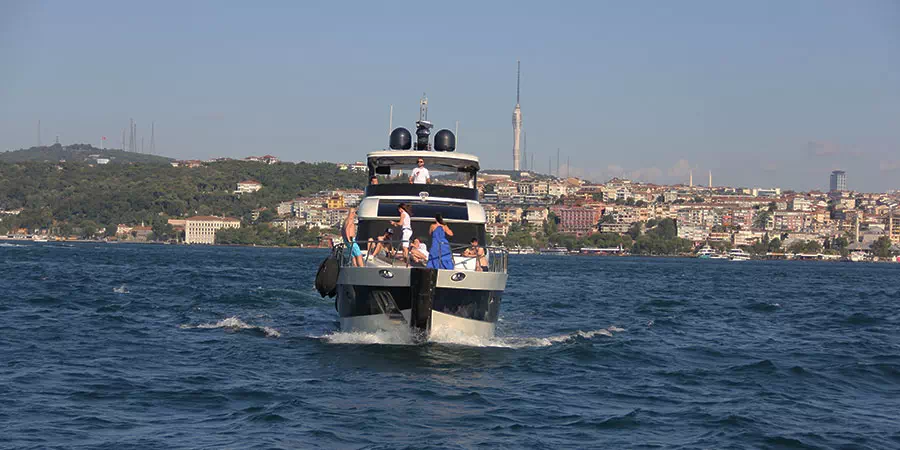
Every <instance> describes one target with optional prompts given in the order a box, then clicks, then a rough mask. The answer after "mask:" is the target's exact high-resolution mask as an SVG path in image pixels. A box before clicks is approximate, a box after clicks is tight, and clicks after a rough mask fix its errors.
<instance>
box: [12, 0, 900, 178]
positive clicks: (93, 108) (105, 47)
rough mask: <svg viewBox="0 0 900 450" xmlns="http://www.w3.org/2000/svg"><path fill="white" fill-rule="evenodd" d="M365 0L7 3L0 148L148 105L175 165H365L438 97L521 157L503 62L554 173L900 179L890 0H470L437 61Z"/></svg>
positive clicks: (469, 130) (404, 14) (87, 131)
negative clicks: (660, 0)
mask: <svg viewBox="0 0 900 450" xmlns="http://www.w3.org/2000/svg"><path fill="white" fill-rule="evenodd" d="M776 6H777V7H776ZM352 9H353V11H352V12H351V13H350V14H349V15H345V14H344V13H345V11H339V10H338V9H337V8H332V7H329V6H319V7H305V6H300V5H293V4H287V3H272V4H270V5H267V6H266V7H264V8H250V9H248V8H243V7H241V6H240V5H235V4H218V3H216V4H213V3H200V2H198V3H194V4H190V5H178V4H175V3H165V2H163V3H161V4H159V6H158V7H156V8H154V9H153V10H152V11H143V10H141V11H138V10H137V8H136V7H135V6H131V5H119V4H115V3H105V2H97V3H90V4H87V5H70V4H66V3H55V2H48V3H32V2H10V3H5V4H4V5H3V6H0V12H2V13H3V14H0V16H2V17H3V18H0V25H2V26H0V33H2V34H3V36H4V37H5V38H6V39H5V41H6V42H10V43H11V44H10V45H7V46H5V47H2V48H0V61H3V63H4V65H5V66H7V67H11V68H14V69H13V70H10V71H6V72H4V73H3V74H0V85H2V86H4V88H3V90H2V91H0V97H2V99H3V103H4V105H5V106H6V108H3V109H0V151H5V150H15V149H19V148H27V147H31V146H33V145H36V143H37V138H36V136H35V127H37V126H38V125H37V124H38V121H41V128H42V141H43V143H44V144H47V143H52V142H54V141H55V139H56V137H57V136H59V139H60V141H61V142H63V143H78V142H83V143H92V144H94V145H98V144H99V141H100V136H107V137H108V139H109V140H108V141H107V142H106V143H105V145H106V146H117V145H116V144H117V142H116V141H118V140H119V138H118V136H120V135H121V133H122V130H123V129H127V128H128V126H129V123H128V121H129V119H130V118H134V120H135V122H137V123H138V124H139V130H138V133H139V134H140V135H141V136H146V137H147V138H148V139H149V138H151V137H154V138H155V142H154V143H155V147H156V153H157V154H161V155H165V156H170V157H174V158H178V159H195V158H196V159H207V158H211V157H216V156H225V157H241V156H245V155H247V154H265V153H270V154H276V155H279V157H281V158H282V159H285V160H294V161H297V160H320V159H326V158H324V156H323V155H326V154H327V155H328V158H327V159H332V160H340V161H355V160H360V159H362V158H363V157H364V154H365V153H366V152H367V151H370V150H374V149H377V148H382V147H385V146H386V140H387V139H386V137H385V136H384V131H383V130H384V125H383V124H384V122H385V120H386V119H387V118H386V117H385V116H386V115H387V113H386V110H387V108H388V106H389V105H391V104H393V105H394V108H395V111H394V124H395V126H401V125H405V126H410V125H411V124H412V123H413V122H414V120H415V114H416V112H417V106H418V105H417V104H416V99H417V98H418V96H419V94H421V92H422V91H427V92H428V93H429V97H430V99H431V106H432V108H431V110H430V118H431V119H432V121H433V122H434V123H435V126H436V128H438V129H440V128H447V129H451V130H452V129H454V125H455V122H456V121H459V129H460V135H461V140H460V143H461V146H460V148H459V151H462V152H468V153H473V154H476V155H478V156H479V157H480V158H481V159H482V161H483V164H482V165H483V166H484V167H488V168H508V167H509V148H510V146H511V145H512V142H511V139H510V136H509V128H507V127H509V122H508V120H509V115H508V114H509V109H508V108H509V103H510V95H509V92H510V90H509V86H510V83H509V80H510V76H509V74H510V69H509V68H510V67H511V64H512V62H513V61H515V60H516V59H522V60H524V61H527V62H528V65H527V67H528V83H527V86H528V108H529V111H528V112H529V128H528V131H529V133H528V134H530V135H531V146H530V147H529V148H528V149H527V150H528V152H529V153H530V154H531V155H530V156H529V157H530V158H532V160H534V161H536V162H537V165H538V167H536V168H537V169H540V168H541V165H542V163H541V162H542V161H547V159H548V158H551V159H553V160H554V161H555V158H556V157H555V155H553V153H555V152H556V149H557V148H561V152H562V158H561V160H562V164H566V161H571V163H572V167H568V164H567V165H566V166H563V167H561V168H560V169H559V170H560V173H570V174H571V175H573V176H581V177H584V178H588V179H592V180H595V181H604V180H606V179H608V178H610V177H613V176H622V177H627V178H630V179H634V180H637V181H646V182H656V183H666V184H674V183H683V182H684V180H685V179H686V178H687V175H688V172H689V171H692V170H693V171H697V173H698V174H703V173H704V172H709V171H712V172H715V173H716V184H720V185H731V186H781V187H783V188H785V189H794V190H810V189H815V190H824V189H826V188H827V185H826V184H825V182H824V179H825V177H826V176H827V174H829V173H830V172H831V171H832V170H836V169H841V170H846V171H847V173H848V174H849V175H850V180H851V182H850V188H851V189H853V190H859V191H866V192H876V191H885V190H890V189H897V188H900V186H898V185H897V181H895V180H898V179H900V177H898V175H900V157H898V156H896V155H898V154H900V130H898V129H897V128H898V127H896V124H895V123H893V122H895V118H896V117H898V116H900V89H898V88H897V86H900V68H898V63H897V60H896V59H895V58H891V57H890V55H895V54H898V52H900V34H898V32H897V31H896V29H895V27H893V26H892V24H894V23H896V21H897V19H898V18H900V7H898V6H897V5H896V4H895V3H892V2H871V3H866V4H860V5H855V4H854V5H848V4H842V3H839V2H834V3H831V2H824V3H823V2H796V3H791V4H789V5H782V4H774V3H773V4H768V5H766V4H753V5H739V6H736V7H735V6H733V5H732V6H725V5H718V4H716V3H713V2H695V3H689V4H687V5H683V7H679V8H671V7H669V6H666V5H663V4H645V5H642V6H626V5H593V4H583V5H578V6H573V5H568V6H567V7H564V8H556V9H552V8H542V7H540V6H536V5H523V7H522V9H521V11H519V12H517V13H516V20H515V21H513V22H511V23H506V22H505V21H498V20H497V18H499V17H502V16H503V15H505V14H506V13H507V9H506V8H504V7H500V6H497V5H488V7H487V9H485V10H483V11H482V10H481V9H479V14H474V13H473V11H474V5H473V4H466V3H463V4H460V5H459V6H458V7H457V8H454V10H453V11H449V12H446V13H444V12H442V14H440V15H435V16H434V17H430V18H429V20H431V21H432V23H434V24H436V25H435V26H439V25H438V24H444V25H446V26H448V27H453V28H454V29H456V28H458V29H465V30H476V31H471V32H466V33H451V34H450V35H449V36H447V35H442V34H439V33H433V34H431V35H428V36H427V39H426V41H427V42H426V43H427V48H428V51H427V52H424V53H423V54H424V56H419V55H418V54H417V53H416V52H409V51H405V49H406V48H408V46H407V45H406V43H405V40H406V36H405V34H406V33H405V32H403V30H402V29H401V28H402V27H390V26H388V27H385V26H383V24H384V23H392V22H397V23H403V22H408V21H409V20H413V19H415V18H417V17H419V14H420V12H418V11H416V10H415V9H414V8H409V9H408V11H407V10H405V9H404V8H398V10H392V11H390V12H386V11H380V10H379V8H377V7H375V6H374V5H365V4H361V5H359V6H358V7H354V8H352ZM772 10H776V11H777V14H772ZM211 11H212V14H210V12H211ZM576 11H577V12H578V14H576ZM813 11H814V12H815V14H814V15H811V14H810V13H811V12H813ZM176 12H177V13H176ZM482 13H483V14H482ZM735 17H739V19H735ZM295 22H297V23H296V24H295ZM329 23H341V24H342V26H341V27H340V29H339V30H334V29H331V28H330V26H328V25H327V24H329ZM76 24H79V25H78V26H76ZM197 24H202V25H201V26H199V27H198V25H197ZM375 24H379V25H377V26H376V25H375ZM517 30H521V32H520V33H516V32H515V31H517ZM111 36H115V37H116V38H115V39H110V37H111ZM711 37H715V39H711ZM397 58H400V59H397ZM448 58H449V59H448ZM403 59H405V60H407V61H410V62H412V63H415V64H414V65H415V68H416V69H415V70H406V69H403V68H401V66H402V65H398V64H396V62H397V61H400V60H403ZM447 60H452V61H453V64H450V65H446V64H441V63H440V61H447ZM151 124H155V136H154V133H153V132H152V131H151V130H150V126H151ZM145 128H146V129H145ZM348 132H349V133H348ZM346 136H352V138H347V137H346ZM135 146H138V147H139V142H138V143H136V144H135ZM145 147H146V145H145ZM526 164H527V162H526ZM541 171H543V170H541Z"/></svg>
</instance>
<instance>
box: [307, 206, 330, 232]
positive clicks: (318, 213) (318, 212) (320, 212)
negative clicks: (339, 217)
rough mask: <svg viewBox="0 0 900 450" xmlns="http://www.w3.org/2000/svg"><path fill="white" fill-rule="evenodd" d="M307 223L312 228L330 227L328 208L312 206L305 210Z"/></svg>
mask: <svg viewBox="0 0 900 450" xmlns="http://www.w3.org/2000/svg"><path fill="white" fill-rule="evenodd" d="M303 216H304V218H305V219H306V224H307V225H308V226H309V227H310V228H330V226H329V225H328V210H327V209H325V208H322V207H320V206H310V207H307V208H306V209H305V210H304V211H303Z"/></svg>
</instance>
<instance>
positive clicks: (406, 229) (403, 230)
mask: <svg viewBox="0 0 900 450" xmlns="http://www.w3.org/2000/svg"><path fill="white" fill-rule="evenodd" d="M397 211H399V212H400V221H399V222H394V221H391V225H393V226H395V227H400V240H401V247H403V260H404V261H409V240H410V239H411V238H412V223H411V222H410V218H409V212H410V207H409V205H408V204H406V203H401V204H399V205H397Z"/></svg>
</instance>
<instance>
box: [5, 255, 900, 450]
mask: <svg viewBox="0 0 900 450" xmlns="http://www.w3.org/2000/svg"><path fill="white" fill-rule="evenodd" d="M326 254H327V253H326V252H324V251H322V250H303V249H270V248H233V247H202V246H201V247H183V246H157V245H127V244H118V245H113V244H60V243H43V244H16V245H4V246H2V247H0V274H2V277H0V447H4V448H41V449H43V448H85V449H88V448H91V449H93V448H110V449H119V448H314V447H319V448H379V449H381V448H385V449H387V448H641V447H644V448H646V447H654V448H661V447H662V448H726V447H727V448H837V447H842V448H898V447H900V412H898V411H900V336H898V331H900V312H898V311H900V264H881V265H879V264H842V263H817V262H763V261H749V262H741V263H732V262H729V261H717V260H692V259H655V258H618V257H612V258H602V257H564V256H533V255H522V256H511V257H510V277H509V283H508V288H507V290H506V293H505V295H504V297H503V303H502V307H501V314H500V321H499V323H498V326H497V337H496V338H493V339H473V338H466V337H461V336H454V335H442V336H436V337H435V339H434V340H433V341H432V342H429V343H425V344H413V343H412V342H410V341H409V339H408V337H406V336H403V335H393V334H391V333H347V332H342V331H340V330H339V329H338V327H337V320H336V319H337V316H336V312H335V309H334V303H333V301H332V300H331V299H327V298H325V299H323V298H321V297H319V296H318V295H317V293H316V292H315V290H314V289H313V276H314V273H315V270H316V268H317V266H318V263H319V262H320V260H321V259H323V258H324V257H325V255H326Z"/></svg>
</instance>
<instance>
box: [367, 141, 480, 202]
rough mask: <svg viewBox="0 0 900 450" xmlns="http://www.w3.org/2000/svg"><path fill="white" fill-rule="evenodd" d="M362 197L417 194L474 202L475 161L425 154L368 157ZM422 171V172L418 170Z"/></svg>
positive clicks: (390, 153)
mask: <svg viewBox="0 0 900 450" xmlns="http://www.w3.org/2000/svg"><path fill="white" fill-rule="evenodd" d="M368 166H369V187H368V188H367V189H366V195H368V196H372V195H413V196H417V195H420V193H421V192H427V193H428V194H429V195H430V196H434V197H448V198H462V199H468V200H478V193H477V191H476V188H477V182H478V179H477V173H478V169H479V165H478V158H477V157H476V156H473V155H466V154H462V153H449V152H426V151H381V152H373V153H370V154H369V157H368ZM422 169H425V170H422Z"/></svg>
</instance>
